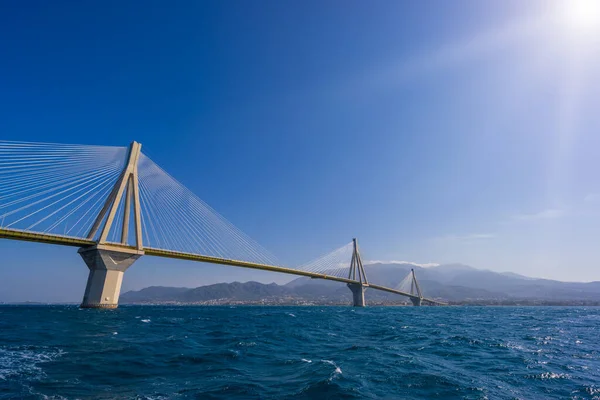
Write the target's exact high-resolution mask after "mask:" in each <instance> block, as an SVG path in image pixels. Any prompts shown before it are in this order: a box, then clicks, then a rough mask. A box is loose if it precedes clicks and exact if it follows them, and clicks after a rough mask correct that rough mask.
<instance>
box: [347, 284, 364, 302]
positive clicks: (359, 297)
mask: <svg viewBox="0 0 600 400" xmlns="http://www.w3.org/2000/svg"><path fill="white" fill-rule="evenodd" d="M348 287H349V288H350V290H351V291H352V305H353V306H354V307H364V306H365V305H366V303H365V290H366V289H367V287H366V286H364V285H362V284H360V283H348Z"/></svg>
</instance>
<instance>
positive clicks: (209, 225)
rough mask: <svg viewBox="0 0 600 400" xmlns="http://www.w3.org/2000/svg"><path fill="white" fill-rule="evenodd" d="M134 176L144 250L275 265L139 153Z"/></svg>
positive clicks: (208, 207) (267, 255) (274, 262)
mask: <svg viewBox="0 0 600 400" xmlns="http://www.w3.org/2000/svg"><path fill="white" fill-rule="evenodd" d="M138 175H139V189H140V203H141V209H142V210H141V214H142V226H143V227H145V229H144V233H143V238H144V247H151V248H156V249H161V250H169V251H176V252H182V253H190V254H198V255H204V256H209V257H218V258H224V259H230V260H238V261H246V262H253V263H259V264H268V265H277V261H276V258H275V257H274V256H273V255H272V254H271V253H269V252H268V251H267V250H265V249H264V248H263V247H261V246H260V245H259V244H258V243H256V242H255V241H254V240H252V239H251V238H250V237H248V236H247V235H246V234H244V233H243V232H242V231H240V230H239V229H238V228H236V227H235V226H234V225H233V224H231V223H230V222H229V221H228V220H226V219H225V218H224V217H223V216H221V215H220V214H218V213H217V212H216V211H215V210H213V209H212V208H211V207H210V206H208V204H206V203H205V202H204V201H202V200H201V199H200V198H199V197H198V196H196V195H195V194H194V193H192V192H191V191H190V190H189V189H187V188H186V187H185V186H183V185H182V184H181V183H180V182H178V181H177V180H176V179H174V178H173V177H172V176H171V175H169V174H168V173H167V172H165V171H164V170H163V169H161V168H160V167H159V166H158V165H156V164H155V163H154V162H153V161H152V160H150V159H149V158H148V157H147V156H145V155H144V154H143V153H142V154H141V155H140V158H139V161H138Z"/></svg>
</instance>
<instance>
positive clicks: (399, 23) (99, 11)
mask: <svg viewBox="0 0 600 400" xmlns="http://www.w3.org/2000/svg"><path fill="white" fill-rule="evenodd" d="M599 101H600V6H598V3H597V2H595V1H593V0H592V1H585V0H579V1H578V0H575V1H568V2H567V1H546V0H544V1H528V2H523V1H520V0H519V1H516V0H506V1H486V2H481V1H475V0H456V1H453V2H447V1H443V0H426V1H419V2H417V1H414V2H395V1H379V2H363V1H327V2H323V1H295V2H294V1H285V2H281V1H255V2H247V1H211V2H208V1H206V2H200V1H180V2H176V3H172V2H160V1H129V2H119V1H106V2H102V3H101V4H100V3H94V2H62V1H55V2H44V1H21V2H3V3H2V4H0V140H19V141H30V142H51V143H77V144H100V145H108V146H126V145H128V144H129V143H130V142H131V141H133V140H136V141H138V142H140V143H142V145H143V147H142V150H143V152H144V153H145V154H147V155H148V156H149V157H150V158H151V159H152V160H153V161H154V162H156V163H157V164H158V165H160V166H161V167H162V168H163V169H164V170H166V171H168V172H169V173H170V174H171V175H172V176H174V177H175V178H177V179H178V180H179V181H180V182H182V183H183V184H184V185H185V186H186V187H188V188H189V189H190V190H191V191H193V192H194V193H195V194H197V195H198V196H199V197H200V198H201V199H203V200H204V201H205V202H207V203H208V204H210V205H211V206H212V207H213V208H214V209H216V210H217V211H218V212H219V213H220V214H222V215H223V216H224V217H225V218H227V219H228V220H229V221H231V222H232V223H233V224H234V225H235V226H237V227H238V228H239V229H241V230H242V231H244V232H245V233H246V234H248V235H249V236H250V237H252V238H253V239H254V240H256V241H257V242H258V243H260V244H261V245H262V246H263V247H265V248H267V249H268V250H269V251H270V252H272V253H273V254H275V255H276V256H277V257H278V259H279V260H282V263H285V264H286V265H298V264H301V263H303V262H306V261H308V260H311V259H314V258H315V257H318V256H320V255H323V254H326V253H328V252H329V251H331V250H333V249H336V248H338V247H340V246H342V245H344V244H346V243H348V242H349V241H350V240H351V239H352V238H353V237H356V238H358V240H359V244H360V248H361V252H362V255H363V258H364V259H365V260H371V261H373V260H378V261H387V262H392V261H410V262H414V263H417V264H445V263H463V264H468V265H471V266H474V267H476V268H481V269H489V270H493V271H512V272H516V273H520V274H523V275H527V276H534V277H543V278H549V279H558V280H566V281H594V280H600V261H599V256H600V245H599V244H598V243H599V242H600V240H599V239H600V177H599V175H598V171H599V165H600V113H598V104H599ZM87 272H88V271H87V268H86V267H85V265H84V263H83V262H82V260H81V259H80V258H79V256H78V255H77V253H76V251H75V250H74V249H73V248H60V247H56V246H50V245H41V244H32V243H21V242H16V241H8V240H3V241H0V301H25V300H33V301H79V299H80V298H81V296H82V295H83V291H84V289H85V280H86V277H87ZM292 278H293V277H289V276H285V275H277V274H274V273H267V272H259V271H253V270H244V269H239V268H234V267H223V266H213V265H206V264H197V263H192V262H185V261H173V260H165V259H157V258H151V257H142V258H141V259H140V260H139V261H137V262H136V264H135V265H134V266H133V267H131V268H130V269H129V270H128V271H127V273H126V275H125V280H124V283H123V290H131V289H140V288H143V287H146V286H150V285H163V286H186V287H195V286H200V285H204V284H211V283H215V282H222V281H235V280H238V281H248V280H257V281H261V282H273V281H274V282H278V283H282V282H287V281H289V280H290V279H292Z"/></svg>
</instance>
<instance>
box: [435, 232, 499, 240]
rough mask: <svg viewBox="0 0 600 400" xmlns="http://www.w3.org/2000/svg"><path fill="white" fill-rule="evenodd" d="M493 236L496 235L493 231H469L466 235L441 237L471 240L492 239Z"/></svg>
mask: <svg viewBox="0 0 600 400" xmlns="http://www.w3.org/2000/svg"><path fill="white" fill-rule="evenodd" d="M495 237H496V235H495V234H493V233H471V234H468V235H448V236H444V237H443V238H442V239H446V240H460V241H471V240H484V239H493V238H495Z"/></svg>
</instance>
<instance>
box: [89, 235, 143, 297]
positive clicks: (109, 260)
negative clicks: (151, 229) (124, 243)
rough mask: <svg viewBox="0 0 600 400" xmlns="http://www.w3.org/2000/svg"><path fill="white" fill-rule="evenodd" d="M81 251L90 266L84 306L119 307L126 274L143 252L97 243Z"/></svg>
mask: <svg viewBox="0 0 600 400" xmlns="http://www.w3.org/2000/svg"><path fill="white" fill-rule="evenodd" d="M79 254H80V255H81V257H82V258H83V261H85V264H86V265H87V266H88V268H89V269H90V274H89V275H88V280H87V286H86V287H85V294H84V295H83V301H82V302H81V307H82V308H117V306H118V305H119V295H120V293H121V284H122V283H123V274H124V273H125V271H126V270H127V268H129V267H130V266H131V265H132V264H133V263H134V262H135V261H136V260H137V259H138V258H140V257H141V256H142V255H143V254H144V252H143V251H139V250H133V249H120V248H117V249H115V248H111V246H103V245H98V246H94V247H91V248H82V249H80V250H79Z"/></svg>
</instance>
